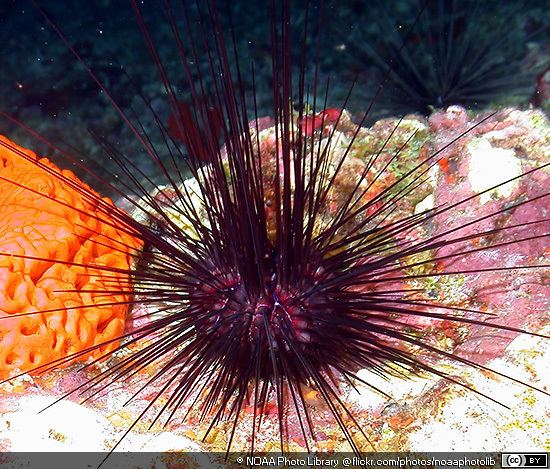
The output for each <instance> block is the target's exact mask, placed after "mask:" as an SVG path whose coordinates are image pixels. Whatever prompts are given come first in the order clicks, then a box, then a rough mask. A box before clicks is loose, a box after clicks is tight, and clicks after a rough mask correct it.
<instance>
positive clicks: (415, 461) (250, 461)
mask: <svg viewBox="0 0 550 469" xmlns="http://www.w3.org/2000/svg"><path fill="white" fill-rule="evenodd" d="M237 462H238V463H243V462H244V463H246V465H247V466H275V467H281V466H282V467H414V466H416V467H438V466H450V467H459V468H462V467H464V468H467V467H479V466H488V467H491V466H494V465H495V464H496V460H495V459H494V458H492V457H491V456H487V457H485V458H472V459H470V458H464V457H463V458H456V459H453V458H441V459H438V458H433V457H432V458H426V459H422V458H409V457H408V456H407V457H401V458H387V459H386V458H385V459H380V458H368V457H359V456H350V457H340V458H339V457H333V458H326V459H325V458H319V457H316V456H310V455H308V456H304V457H302V458H299V457H297V458H291V457H288V456H247V457H246V458H238V459H237Z"/></svg>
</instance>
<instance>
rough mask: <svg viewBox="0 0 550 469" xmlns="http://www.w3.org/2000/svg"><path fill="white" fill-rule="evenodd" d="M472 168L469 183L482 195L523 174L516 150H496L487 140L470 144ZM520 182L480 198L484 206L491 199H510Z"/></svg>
mask: <svg viewBox="0 0 550 469" xmlns="http://www.w3.org/2000/svg"><path fill="white" fill-rule="evenodd" d="M468 151H469V153H470V155H471V156H470V168H469V173H468V181H469V182H470V185H471V187H472V189H473V190H474V192H476V193H480V192H483V191H485V190H487V189H490V188H491V187H494V186H496V185H497V184H501V183H503V182H505V181H507V180H509V179H512V178H514V177H516V176H519V175H520V174H521V162H520V161H519V159H518V158H517V157H516V155H515V152H514V150H508V149H504V148H495V147H493V146H491V143H490V142H488V141H487V140H485V139H478V140H473V141H472V142H470V143H469V144H468ZM518 182H519V180H515V181H510V182H509V183H506V184H503V185H501V186H498V187H495V189H494V190H491V191H489V192H486V193H485V194H482V195H481V196H480V203H481V204H484V203H486V202H488V201H489V200H491V198H499V197H510V195H512V192H513V191H514V189H515V188H516V186H517V184H518Z"/></svg>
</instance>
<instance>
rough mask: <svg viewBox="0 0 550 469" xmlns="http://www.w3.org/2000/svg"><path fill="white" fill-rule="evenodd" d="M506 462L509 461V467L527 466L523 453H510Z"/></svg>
mask: <svg viewBox="0 0 550 469" xmlns="http://www.w3.org/2000/svg"><path fill="white" fill-rule="evenodd" d="M506 462H507V463H508V467H521V466H525V456H523V455H522V454H509V455H508V457H507V460H506Z"/></svg>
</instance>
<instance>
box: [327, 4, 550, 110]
mask: <svg viewBox="0 0 550 469" xmlns="http://www.w3.org/2000/svg"><path fill="white" fill-rule="evenodd" d="M541 8H542V9H543V10H544V7H543V6H542V5H538V4H537V2H521V1H520V2H508V3H506V4H504V3H502V2H498V1H492V0H490V1H486V2H475V1H469V0H448V1H447V0H427V1H416V0H412V1H405V2H401V3H400V4H399V5H393V4H391V6H390V4H382V3H376V2H372V4H371V3H370V2H361V3H360V4H357V5H355V8H353V9H352V8H350V11H348V12H346V15H350V14H353V18H354V21H352V22H351V23H350V22H349V19H348V20H346V19H345V18H346V15H344V16H343V18H342V19H341V21H339V22H334V23H333V24H334V25H336V28H335V29H337V32H336V34H337V36H338V37H339V39H341V41H342V44H343V47H345V49H346V50H347V52H348V53H349V54H350V55H351V56H352V57H354V59H355V65H354V67H355V69H356V70H357V73H358V75H359V76H367V77H368V78H367V79H368V80H371V81H372V80H373V78H372V76H373V72H375V71H376V70H378V74H379V75H380V76H383V75H384V74H385V73H386V72H387V71H388V69H390V71H389V80H388V84H387V86H385V88H384V91H383V94H382V98H381V100H382V101H383V105H384V106H385V107H386V113H389V114H390V115H392V114H395V113H399V114H401V113H403V114H405V113H409V112H418V113H421V114H429V113H430V112H431V111H432V110H433V109H434V108H443V107H446V106H449V105H453V104H456V105H462V106H467V107H469V108H472V109H484V108H486V107H487V106H488V105H491V104H492V105H493V106H498V105H510V104H516V105H525V104H526V103H527V101H528V98H529V97H530V95H531V94H532V90H533V88H534V85H535V77H536V75H537V74H538V73H540V71H541V70H542V69H544V67H545V66H546V65H545V63H546V62H547V59H546V52H545V48H547V47H548V24H547V22H546V19H545V18H544V16H543V15H541V14H540V12H541ZM420 9H423V11H422V14H421V16H420V17H419V18H418V21H417V23H416V24H415V26H414V28H413V29H412V30H411V29H410V24H411V17H412V18H414V16H415V14H416V12H418V11H419V10H420ZM373 15H376V17H378V18H380V20H379V21H375V22H372V21H369V18H370V17H372V16H373ZM408 25H409V26H408ZM537 50H538V51H539V52H537ZM529 54H531V57H530V58H529ZM537 55H539V57H538V59H537ZM537 62H538V63H537ZM369 67H370V68H369ZM375 75H376V73H375ZM362 81H365V78H362ZM375 82H376V81H375Z"/></svg>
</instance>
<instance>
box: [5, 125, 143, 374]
mask: <svg viewBox="0 0 550 469" xmlns="http://www.w3.org/2000/svg"><path fill="white" fill-rule="evenodd" d="M18 153H24V155H26V156H22V155H21V154H18ZM50 170H51V172H50ZM73 184H76V187H71V186H72V185H73ZM101 205H103V208H101V209H100V206H101ZM105 207H112V212H114V211H115V210H116V209H115V207H114V204H113V203H112V201H110V200H109V199H106V198H101V197H100V196H99V195H98V194H97V193H96V192H94V191H93V190H92V189H91V188H90V187H89V186H87V185H86V184H84V183H83V182H82V181H80V180H79V179H78V178H77V177H76V176H75V175H74V174H73V173H72V172H71V171H62V170H60V169H59V168H57V167H56V166H55V165H54V164H53V163H51V162H50V161H49V160H48V159H46V158H39V157H38V156H37V155H36V154H35V153H33V152H31V151H29V150H26V149H24V148H21V147H19V146H17V145H16V144H14V143H13V142H11V141H10V140H8V139H7V138H5V137H3V136H1V135H0V377H4V378H5V377H7V376H10V375H13V374H14V373H15V372H16V371H17V370H20V371H29V370H32V369H34V368H36V367H38V366H40V365H44V364H48V363H50V362H51V361H52V360H56V359H59V358H63V357H66V356H67V355H70V354H73V353H77V352H80V351H83V350H86V349H88V348H90V347H93V346H96V345H99V344H102V343H104V342H106V341H109V340H112V339H116V338H117V337H119V336H120V335H121V334H122V333H123V331H124V324H125V318H126V314H127V311H128V302H129V301H131V298H132V289H131V268H132V264H133V255H134V254H135V252H136V251H137V250H138V249H139V248H140V247H141V243H140V241H139V240H138V239H136V238H135V237H133V236H131V235H129V234H127V233H125V232H123V231H122V230H121V229H120V228H117V225H116V223H115V222H114V221H113V219H111V218H110V217H109V216H108V215H106V213H107V212H108V211H109V210H105ZM111 225H115V226H111ZM119 225H121V223H120V222H119ZM110 268H114V269H115V270H110ZM119 269H120V270H119ZM102 304H103V305H104V306H101V305H102ZM117 345H118V343H117V342H111V343H109V344H106V345H104V346H102V347H100V348H97V349H95V350H93V351H90V352H89V353H87V354H85V355H83V356H82V357H81V358H87V357H90V356H93V357H98V356H100V355H102V354H104V353H105V352H108V351H111V350H113V349H114V348H115V347H116V346H117Z"/></svg>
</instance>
